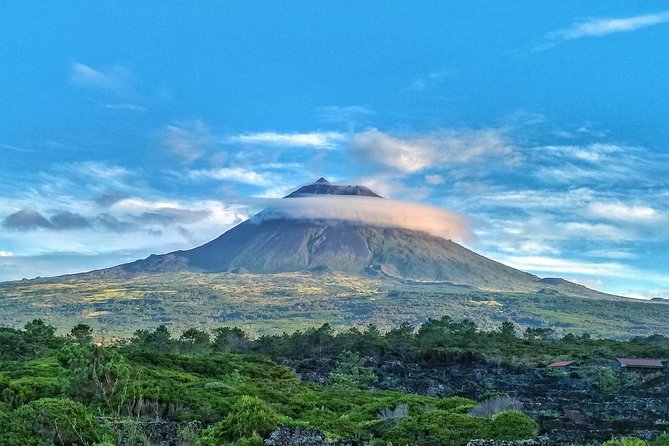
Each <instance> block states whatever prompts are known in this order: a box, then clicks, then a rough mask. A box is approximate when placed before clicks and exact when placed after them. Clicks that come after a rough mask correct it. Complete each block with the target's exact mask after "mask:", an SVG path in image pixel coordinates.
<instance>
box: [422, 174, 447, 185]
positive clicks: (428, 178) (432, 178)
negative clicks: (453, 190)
mask: <svg viewBox="0 0 669 446" xmlns="http://www.w3.org/2000/svg"><path fill="white" fill-rule="evenodd" d="M425 182H426V183H427V184H430V185H432V186H439V185H440V184H444V177H443V176H442V175H425Z"/></svg>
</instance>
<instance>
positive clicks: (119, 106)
mask: <svg viewBox="0 0 669 446" xmlns="http://www.w3.org/2000/svg"><path fill="white" fill-rule="evenodd" d="M105 108H106V109H109V110H126V111H132V112H145V111H146V107H142V106H141V105H137V104H105Z"/></svg>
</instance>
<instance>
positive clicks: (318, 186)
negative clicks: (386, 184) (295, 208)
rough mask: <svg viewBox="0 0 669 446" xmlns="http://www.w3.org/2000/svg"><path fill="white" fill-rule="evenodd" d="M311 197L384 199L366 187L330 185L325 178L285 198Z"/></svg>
mask: <svg viewBox="0 0 669 446" xmlns="http://www.w3.org/2000/svg"><path fill="white" fill-rule="evenodd" d="M311 195H358V196H364V197H376V198H383V197H381V195H379V194H377V193H376V192H374V191H372V190H371V189H369V188H368V187H365V186H352V185H350V184H349V185H347V186H343V185H336V184H330V182H329V181H328V180H326V179H325V178H322V177H321V178H319V179H318V180H316V182H315V183H311V184H307V185H306V186H302V187H300V188H299V189H297V190H296V191H294V192H292V193H290V194H288V195H286V196H285V197H284V198H298V197H305V196H311Z"/></svg>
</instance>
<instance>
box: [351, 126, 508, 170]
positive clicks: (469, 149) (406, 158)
mask: <svg viewBox="0 0 669 446" xmlns="http://www.w3.org/2000/svg"><path fill="white" fill-rule="evenodd" d="M351 147H352V150H353V152H354V153H355V154H357V155H359V156H361V157H362V158H363V159H367V160H370V161H373V162H375V163H377V164H379V165H383V166H386V167H390V168H393V169H395V170H398V171H400V172H404V173H415V172H419V171H422V170H424V169H427V168H430V167H435V166H446V165H449V164H455V163H467V162H470V161H472V160H474V159H477V158H485V157H509V158H510V157H512V155H513V153H514V148H513V147H512V146H511V145H510V144H509V143H508V142H507V140H506V138H505V137H504V136H503V135H502V134H501V133H500V132H499V131H497V130H491V129H488V130H445V131H441V132H434V133H429V134H426V135H419V136H415V137H397V136H391V135H389V134H387V133H383V132H381V131H379V130H377V129H375V128H372V129H369V130H367V131H364V132H361V133H357V134H355V135H354V136H353V138H352V140H351Z"/></svg>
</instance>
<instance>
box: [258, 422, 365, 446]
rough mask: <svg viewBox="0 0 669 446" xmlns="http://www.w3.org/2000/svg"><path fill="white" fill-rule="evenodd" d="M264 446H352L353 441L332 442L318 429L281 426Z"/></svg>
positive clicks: (270, 435)
mask: <svg viewBox="0 0 669 446" xmlns="http://www.w3.org/2000/svg"><path fill="white" fill-rule="evenodd" d="M263 445H264V446H352V444H351V443H347V442H342V441H337V442H330V441H327V440H326V439H325V435H323V433H321V432H319V431H317V430H316V429H311V428H308V427H299V426H280V427H278V428H277V429H276V430H275V431H274V432H272V433H271V434H269V437H268V438H267V439H266V440H265V442H264V443H263Z"/></svg>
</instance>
